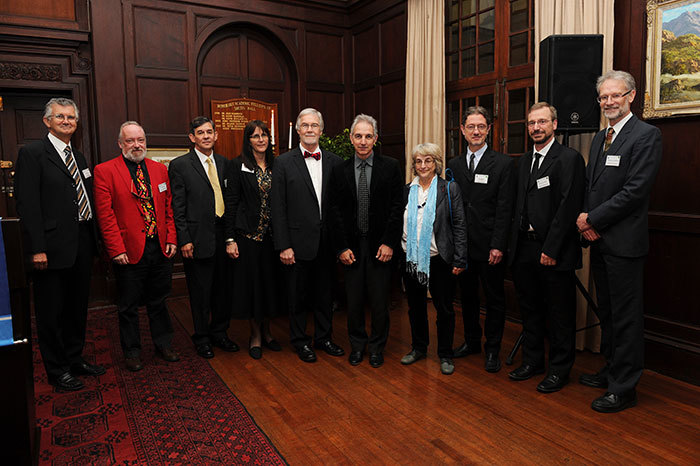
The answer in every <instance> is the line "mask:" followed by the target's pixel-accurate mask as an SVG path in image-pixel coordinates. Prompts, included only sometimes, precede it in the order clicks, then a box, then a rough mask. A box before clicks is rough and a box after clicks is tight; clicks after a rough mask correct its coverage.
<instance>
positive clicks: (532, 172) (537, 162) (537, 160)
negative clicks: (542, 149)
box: [527, 152, 542, 188]
mask: <svg viewBox="0 0 700 466" xmlns="http://www.w3.org/2000/svg"><path fill="white" fill-rule="evenodd" d="M540 157H542V154H540V153H539V152H535V163H533V164H532V168H531V169H530V180H529V181H528V183H527V187H528V188H530V186H532V183H534V182H535V181H536V180H537V172H538V171H539V170H540Z"/></svg>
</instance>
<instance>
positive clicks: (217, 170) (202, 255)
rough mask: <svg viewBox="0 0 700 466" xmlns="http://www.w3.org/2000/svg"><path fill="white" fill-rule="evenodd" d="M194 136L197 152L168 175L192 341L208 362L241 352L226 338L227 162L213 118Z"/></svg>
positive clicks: (202, 121)
mask: <svg viewBox="0 0 700 466" xmlns="http://www.w3.org/2000/svg"><path fill="white" fill-rule="evenodd" d="M189 137H190V141H192V143H193V144H194V148H193V149H192V150H191V151H190V152H189V153H187V154H185V155H183V156H182V157H178V158H177V159H175V160H173V161H172V162H170V166H169V168H168V172H169V175H170V184H171V189H172V191H173V217H174V219H175V229H176V230H177V243H178V246H179V247H180V253H181V254H182V259H183V262H184V266H185V278H186V280H187V290H188V291H189V294H190V309H191V311H192V321H193V323H194V335H192V341H193V342H194V345H195V347H196V348H197V354H199V355H200V356H201V357H203V358H207V359H208V358H213V357H214V351H213V349H212V345H214V346H216V347H218V348H221V349H223V350H224V351H229V352H233V351H238V349H239V348H238V345H237V344H236V343H234V342H233V341H231V340H230V339H229V337H228V335H227V334H226V331H227V330H228V326H229V320H230V315H231V309H230V306H229V305H228V303H227V302H226V290H227V289H228V288H229V285H228V284H227V283H226V261H227V260H228V258H227V255H226V238H224V218H223V217H224V210H225V208H224V198H223V194H222V189H223V188H224V187H225V185H226V180H225V179H224V174H225V173H226V164H227V163H228V162H227V160H226V158H224V157H223V156H222V155H219V154H216V153H214V143H215V142H216V137H217V135H216V128H215V127H214V122H213V121H211V120H210V119H209V118H207V117H203V116H200V117H197V118H195V119H194V120H192V123H190V133H189ZM210 315H211V321H210V320H209V316H210Z"/></svg>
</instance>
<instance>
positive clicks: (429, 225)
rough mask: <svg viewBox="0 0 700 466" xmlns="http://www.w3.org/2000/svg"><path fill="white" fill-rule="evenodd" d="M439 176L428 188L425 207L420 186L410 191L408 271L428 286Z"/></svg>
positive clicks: (407, 242)
mask: <svg viewBox="0 0 700 466" xmlns="http://www.w3.org/2000/svg"><path fill="white" fill-rule="evenodd" d="M437 179H438V177H437V175H435V177H433V181H431V182H430V188H428V199H427V200H426V202H425V205H423V206H419V205H418V190H419V189H420V185H419V184H412V185H411V187H410V188H409V191H408V216H407V217H408V218H407V219H406V223H407V225H406V270H407V271H408V273H410V274H411V275H413V276H414V277H415V278H416V280H418V283H420V284H421V285H425V286H428V283H429V281H430V242H431V240H432V238H433V222H435V205H436V204H437ZM418 209H424V210H423V222H422V223H421V229H420V238H418V237H417V236H418V233H417V229H418V228H417V227H418Z"/></svg>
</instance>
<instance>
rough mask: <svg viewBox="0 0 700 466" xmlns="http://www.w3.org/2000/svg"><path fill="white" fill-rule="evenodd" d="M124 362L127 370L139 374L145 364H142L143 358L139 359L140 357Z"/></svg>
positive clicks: (127, 359)
mask: <svg viewBox="0 0 700 466" xmlns="http://www.w3.org/2000/svg"><path fill="white" fill-rule="evenodd" d="M124 362H125V364H126V368H127V369H129V370H130V371H131V372H138V371H140V370H141V369H143V364H141V358H139V357H138V356H134V357H132V358H126V360H125V361H124Z"/></svg>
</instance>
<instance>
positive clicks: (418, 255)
mask: <svg viewBox="0 0 700 466" xmlns="http://www.w3.org/2000/svg"><path fill="white" fill-rule="evenodd" d="M411 158H412V159H413V174H414V175H416V177H415V178H414V179H413V181H412V182H411V183H409V184H408V185H406V187H405V189H404V203H405V204H406V209H405V211H404V223H403V237H402V240H401V246H402V247H403V250H404V252H405V253H406V259H405V266H404V270H403V272H404V284H405V286H406V295H407V298H408V317H409V320H410V322H411V339H412V348H413V349H412V350H411V352H410V353H408V354H407V355H406V356H404V357H403V358H402V359H401V364H404V365H408V364H413V363H414V362H416V361H418V360H419V359H423V358H425V357H426V354H427V352H428V342H429V341H428V340H429V339H428V309H427V291H428V290H430V295H431V296H432V298H433V305H434V306H435V310H436V311H437V333H438V357H439V358H440V370H441V372H442V373H443V374H446V375H449V374H452V373H453V372H454V363H453V362H452V340H453V337H454V327H455V314H454V309H453V307H452V301H453V299H454V291H455V282H456V280H455V277H456V276H457V275H459V274H460V273H461V272H462V271H464V268H465V267H466V263H467V230H466V223H465V219H464V208H463V206H462V194H461V192H460V190H459V186H457V183H448V182H446V181H445V180H444V179H442V178H441V177H440V176H439V175H438V174H439V173H441V172H442V166H443V162H442V154H441V152H440V147H438V146H437V145H436V144H432V143H425V144H419V145H417V146H416V147H415V148H414V149H413V153H412V154H411Z"/></svg>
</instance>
